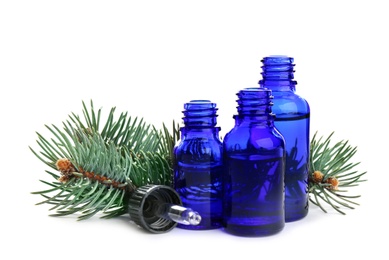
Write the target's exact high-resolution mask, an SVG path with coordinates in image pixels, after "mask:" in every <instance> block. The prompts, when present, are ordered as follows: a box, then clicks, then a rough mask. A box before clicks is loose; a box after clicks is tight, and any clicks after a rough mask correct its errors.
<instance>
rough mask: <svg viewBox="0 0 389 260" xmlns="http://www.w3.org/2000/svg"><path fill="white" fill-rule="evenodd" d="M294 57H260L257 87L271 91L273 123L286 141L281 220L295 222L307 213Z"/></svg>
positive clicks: (305, 141)
mask: <svg viewBox="0 0 389 260" xmlns="http://www.w3.org/2000/svg"><path fill="white" fill-rule="evenodd" d="M293 62H294V60H293V58H291V57H287V56H269V57H265V58H263V60H262V63H263V66H262V80H260V81H259V84H260V87H262V88H267V89H271V90H272V94H273V96H274V99H273V103H274V105H273V113H274V114H275V115H276V118H275V122H274V124H275V126H276V127H277V129H278V130H279V131H280V132H281V134H282V135H283V136H284V138H285V142H286V169H285V220H286V222H291V221H296V220H299V219H302V218H304V217H305V216H306V215H307V214H308V205H309V204H308V201H309V197H308V196H309V194H308V166H309V165H308V163H309V145H310V141H309V140H310V139H309V128H310V126H309V118H310V108H309V105H308V103H307V101H306V100H305V99H304V98H302V97H300V96H299V95H297V94H296V93H295V91H296V84H297V82H296V81H295V80H294V66H295V65H294V63H293Z"/></svg>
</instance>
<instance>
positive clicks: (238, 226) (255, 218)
mask: <svg viewBox="0 0 389 260" xmlns="http://www.w3.org/2000/svg"><path fill="white" fill-rule="evenodd" d="M262 112H264V111H262ZM270 112H271V110H270ZM260 113H261V112H260ZM242 114H243V115H242ZM242 114H241V115H237V116H235V122H236V123H235V127H234V128H233V129H232V130H231V131H230V132H229V133H227V135H226V136H225V138H224V141H223V156H224V176H223V194H224V201H223V226H224V229H225V231H226V232H228V233H231V234H234V235H239V236H266V235H271V234H275V233H277V232H279V231H281V230H282V229H283V228H284V225H285V220H284V219H285V215H284V167H285V143H284V139H283V137H282V136H281V134H280V133H279V132H278V131H277V129H276V128H275V127H274V125H273V122H272V116H271V114H269V113H268V112H267V115H244V114H245V113H242Z"/></svg>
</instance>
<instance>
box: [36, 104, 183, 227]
mask: <svg viewBox="0 0 389 260" xmlns="http://www.w3.org/2000/svg"><path fill="white" fill-rule="evenodd" d="M82 105H83V111H82V114H83V118H82V117H80V116H79V115H77V114H75V113H71V114H70V115H69V119H68V120H66V121H65V122H63V127H62V129H61V128H59V127H57V126H55V125H50V126H46V127H47V129H48V130H49V132H50V133H51V134H52V137H50V138H45V137H44V136H43V135H41V134H39V133H37V135H38V140H37V144H38V146H39V148H40V149H41V151H36V150H35V149H32V148H31V147H30V149H31V151H32V152H33V154H34V155H35V156H36V157H37V158H38V159H39V160H41V161H42V162H43V163H44V164H46V165H47V166H49V167H50V168H52V169H54V170H55V171H57V172H58V173H53V172H51V171H46V173H47V174H48V176H49V177H50V179H51V181H48V180H45V181H43V180H42V181H41V182H42V183H43V184H45V185H47V186H48V188H47V189H44V190H42V191H37V192H33V194H40V195H41V196H43V197H44V200H43V201H42V202H40V203H38V204H45V203H46V204H51V205H53V207H52V208H51V209H50V210H56V213H54V214H52V216H65V215H69V214H74V213H80V216H79V219H80V220H83V219H87V218H90V217H92V216H93V215H95V214H96V213H98V212H102V213H103V216H102V217H103V218H112V217H116V216H119V215H122V214H125V213H127V200H128V196H129V194H130V193H131V192H132V191H133V190H134V189H136V188H137V187H139V186H143V185H146V184H163V185H171V180H172V154H171V152H170V151H171V149H172V147H173V146H174V145H175V142H176V140H178V139H176V134H177V130H176V129H173V134H170V131H169V130H168V129H167V128H166V126H165V125H163V128H162V130H157V129H156V128H155V127H154V126H152V125H148V124H146V123H145V122H144V120H143V119H141V118H136V117H135V118H132V117H130V116H128V113H121V114H120V115H119V117H118V119H115V108H112V109H111V110H110V112H109V114H108V117H107V119H106V121H105V122H103V121H102V119H101V112H102V111H101V109H99V110H98V111H96V110H95V108H94V105H93V102H92V101H91V102H90V107H89V108H88V107H87V105H86V104H85V103H84V102H82ZM101 123H103V126H102V127H101V125H100V124H101ZM99 129H102V130H101V131H100V130H99Z"/></svg>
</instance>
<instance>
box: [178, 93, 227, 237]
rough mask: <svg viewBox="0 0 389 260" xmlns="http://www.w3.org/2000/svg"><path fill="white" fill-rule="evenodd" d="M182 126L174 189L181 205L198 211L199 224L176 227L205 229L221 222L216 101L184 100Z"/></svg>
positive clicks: (219, 147) (220, 148)
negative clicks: (180, 200)
mask: <svg viewBox="0 0 389 260" xmlns="http://www.w3.org/2000/svg"><path fill="white" fill-rule="evenodd" d="M184 109H185V110H184V111H183V113H184V117H183V121H184V126H183V127H182V128H181V129H180V130H181V139H180V141H179V142H178V144H177V145H176V147H175V148H174V176H173V184H174V189H175V190H176V191H177V193H178V194H179V195H180V197H181V199H182V204H183V206H184V207H188V208H192V209H193V210H195V211H197V212H198V213H199V214H200V215H201V222H200V224H198V225H182V224H178V227H179V228H183V229H191V230H207V229H216V228H220V227H221V222H222V195H223V194H222V174H223V171H222V169H223V168H222V161H223V156H222V151H223V146H222V142H221V141H220V138H219V131H220V127H217V126H216V124H217V120H216V118H217V110H218V109H217V108H216V104H215V103H212V102H210V101H209V100H192V101H190V102H188V103H185V104H184Z"/></svg>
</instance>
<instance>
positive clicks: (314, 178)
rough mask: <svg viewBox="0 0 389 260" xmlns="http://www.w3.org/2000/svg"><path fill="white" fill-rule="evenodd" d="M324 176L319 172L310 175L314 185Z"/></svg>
mask: <svg viewBox="0 0 389 260" xmlns="http://www.w3.org/2000/svg"><path fill="white" fill-rule="evenodd" d="M323 177H324V174H323V173H322V172H321V171H314V172H313V174H312V180H313V181H314V182H316V183H321V182H322V181H323Z"/></svg>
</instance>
